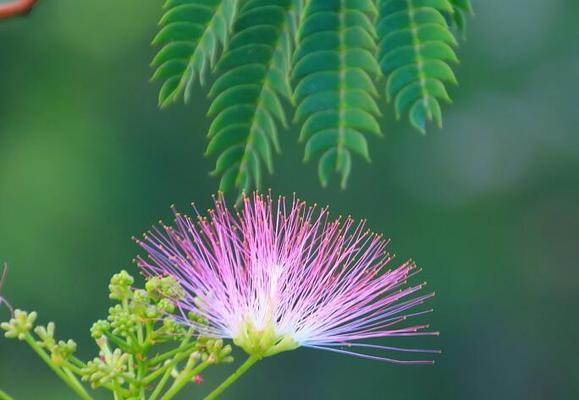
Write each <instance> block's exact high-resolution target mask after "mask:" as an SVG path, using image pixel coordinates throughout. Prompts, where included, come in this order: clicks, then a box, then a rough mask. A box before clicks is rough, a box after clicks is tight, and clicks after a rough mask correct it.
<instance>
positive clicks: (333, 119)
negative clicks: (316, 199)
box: [293, 0, 381, 187]
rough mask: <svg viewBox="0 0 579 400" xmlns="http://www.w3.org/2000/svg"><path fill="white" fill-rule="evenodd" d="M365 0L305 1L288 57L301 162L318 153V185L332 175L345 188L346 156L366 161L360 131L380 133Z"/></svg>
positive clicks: (370, 12)
mask: <svg viewBox="0 0 579 400" xmlns="http://www.w3.org/2000/svg"><path fill="white" fill-rule="evenodd" d="M376 13H377V10H376V8H375V6H374V4H373V2H372V1H371V0H311V1H309V2H308V4H307V6H306V8H305V10H304V15H303V21H302V24H301V27H300V30H299V34H298V46H297V49H296V53H295V56H294V70H293V81H294V82H295V92H294V97H295V101H296V103H297V104H298V106H297V109H296V113H295V120H296V121H298V122H302V123H303V126H302V129H301V133H300V141H305V143H306V148H305V157H304V158H305V160H309V159H311V158H312V157H317V156H319V155H321V157H320V160H319V164H318V173H319V177H320V181H321V182H322V185H323V186H326V185H327V184H328V180H329V178H330V175H331V174H332V172H337V173H338V174H340V175H341V186H342V187H345V186H346V183H347V180H348V177H349V175H350V170H351V166H352V160H351V153H352V152H353V153H356V154H358V155H360V156H362V157H363V158H364V159H366V160H369V159H370V156H369V152H368V143H367V140H366V137H365V136H364V134H365V133H370V134H375V135H380V134H381V133H380V127H379V125H378V123H377V121H376V116H377V115H379V114H380V112H379V109H378V106H377V104H376V101H375V100H374V97H375V96H377V91H376V88H375V86H374V83H373V81H372V78H374V77H376V76H377V75H378V74H379V67H378V64H377V62H376V58H375V53H376V43H375V37H376V34H375V30H374V25H373V19H374V18H375V16H376Z"/></svg>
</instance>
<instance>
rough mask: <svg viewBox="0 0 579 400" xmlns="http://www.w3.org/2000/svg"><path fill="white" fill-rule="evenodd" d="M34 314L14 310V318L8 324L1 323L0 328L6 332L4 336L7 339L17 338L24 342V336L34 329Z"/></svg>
mask: <svg viewBox="0 0 579 400" xmlns="http://www.w3.org/2000/svg"><path fill="white" fill-rule="evenodd" d="M36 316H37V314H36V312H34V311H32V312H31V313H28V312H26V311H22V310H14V317H13V318H11V319H10V321H8V322H2V323H1V324H0V328H2V329H3V330H5V331H6V333H4V336H6V337H7V338H18V339H19V340H24V338H26V335H28V333H29V332H30V330H31V329H32V328H33V327H34V321H36Z"/></svg>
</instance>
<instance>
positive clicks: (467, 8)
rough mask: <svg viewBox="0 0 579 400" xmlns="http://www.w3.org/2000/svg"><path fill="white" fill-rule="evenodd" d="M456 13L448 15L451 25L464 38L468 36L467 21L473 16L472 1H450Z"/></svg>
mask: <svg viewBox="0 0 579 400" xmlns="http://www.w3.org/2000/svg"><path fill="white" fill-rule="evenodd" d="M449 1H450V3H451V4H452V8H453V9H454V12H453V13H452V14H449V15H448V18H447V19H448V20H449V21H450V23H451V24H452V25H453V26H455V27H456V30H457V31H458V33H459V35H460V36H462V37H464V36H465V34H466V19H467V16H468V15H472V14H473V8H472V4H471V2H470V0H449Z"/></svg>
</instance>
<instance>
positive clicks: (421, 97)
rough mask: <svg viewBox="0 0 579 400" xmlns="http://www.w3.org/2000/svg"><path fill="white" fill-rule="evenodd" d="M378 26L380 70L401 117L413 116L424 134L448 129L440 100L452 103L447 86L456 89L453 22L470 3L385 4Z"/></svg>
mask: <svg viewBox="0 0 579 400" xmlns="http://www.w3.org/2000/svg"><path fill="white" fill-rule="evenodd" d="M378 3H379V16H378V18H377V21H376V31H377V33H378V37H379V42H378V59H379V64H380V69H381V71H382V73H383V74H385V75H386V76H387V80H386V90H385V92H386V98H387V99H388V100H389V101H390V100H392V99H393V100H394V108H395V111H396V116H397V118H400V117H401V115H402V114H404V113H408V118H409V121H410V123H411V124H412V125H413V126H414V127H415V128H417V129H418V130H419V131H421V132H424V131H425V130H426V125H427V122H429V121H433V122H434V123H435V124H436V125H437V126H442V115H441V110H440V103H439V100H443V101H446V102H450V97H449V96H448V92H447V90H446V87H445V83H451V84H456V77H455V74H454V72H453V71H452V69H451V67H450V64H452V63H456V62H458V59H457V57H456V53H455V52H454V49H453V47H455V46H456V45H457V42H456V39H455V38H454V35H453V34H452V32H451V30H450V28H449V26H448V23H447V20H449V21H452V19H453V18H454V17H455V15H456V14H457V12H459V11H461V10H462V11H465V10H467V9H470V8H469V4H470V3H469V1H468V0H380V1H379V2H378Z"/></svg>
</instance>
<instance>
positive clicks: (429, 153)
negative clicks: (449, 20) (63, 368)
mask: <svg viewBox="0 0 579 400" xmlns="http://www.w3.org/2000/svg"><path fill="white" fill-rule="evenodd" d="M160 5H161V1H142V0H123V1H119V0H100V1H78V0H69V1H65V0H63V1H55V0H53V1H48V0H44V1H41V2H40V4H39V6H38V7H37V8H36V9H35V10H34V12H33V13H32V14H31V15H30V16H29V17H27V18H19V19H16V20H10V21H4V22H0V54H1V56H0V260H5V261H7V262H8V263H9V264H10V266H11V270H10V274H9V277H8V281H7V283H6V285H5V287H4V292H3V294H4V295H5V296H6V297H8V298H9V299H10V300H11V302H12V303H13V305H15V306H17V307H20V308H24V309H35V310H37V311H38V312H39V314H40V318H39V320H40V321H41V322H46V321H47V320H49V319H52V320H55V321H56V322H57V330H58V333H59V334H60V335H62V336H63V337H69V336H71V337H74V338H75V339H77V338H78V339H79V340H78V342H79V347H80V353H81V354H83V355H85V356H89V355H93V354H95V353H96V348H95V346H94V344H92V343H91V342H90V340H89V339H88V338H89V335H88V329H89V327H90V325H91V322H92V321H94V320H96V319H98V318H101V317H103V316H104V315H105V312H106V307H108V300H107V281H108V279H109V277H110V275H111V274H112V273H113V272H115V271H117V270H119V269H120V268H128V269H129V270H130V271H133V272H134V271H135V269H134V267H133V266H132V265H131V263H130V260H131V259H132V257H133V256H134V255H135V254H137V253H138V249H137V247H136V246H135V245H134V244H133V243H132V241H131V240H130V237H131V235H133V234H139V233H141V232H143V231H144V230H146V229H147V228H148V227H149V226H150V224H152V223H153V222H155V221H156V220H157V219H159V218H165V219H168V217H169V216H170V210H169V205H170V204H171V203H175V204H177V205H178V206H179V207H180V208H181V209H185V208H186V207H187V205H188V203H189V202H190V201H193V200H194V201H195V202H196V203H197V204H198V205H199V206H200V207H201V208H206V207H209V206H210V200H211V197H210V195H211V194H212V193H213V192H214V191H215V190H216V187H217V182H216V180H214V179H212V178H210V177H209V176H208V171H209V170H210V169H211V167H212V164H213V160H207V159H205V158H204V157H203V152H204V146H205V145H206V140H205V133H206V130H207V127H208V124H209V120H208V119H207V118H206V117H205V113H206V110H207V106H208V105H207V102H206V101H205V97H204V96H205V90H204V89H199V90H198V96H197V97H196V99H195V101H194V102H193V103H192V104H190V105H187V106H176V107H172V108H170V109H168V110H164V111H160V110H158V109H157V107H156V96H157V90H158V86H157V85H155V84H149V83H148V78H149V76H150V74H151V71H150V69H149V67H148V63H149V61H150V60H151V58H152V56H153V54H154V49H152V48H151V47H150V46H149V43H150V40H151V38H152V37H153V35H154V33H155V31H156V24H157V21H158V19H159V17H160V14H161V10H160ZM475 6H476V12H477V16H476V18H474V19H472V20H471V21H470V26H469V30H468V39H467V41H466V43H463V45H462V46H461V48H460V50H459V53H460V56H461V65H460V66H459V67H458V77H459V80H460V82H461V85H460V87H458V88H453V89H452V93H451V94H452V95H453V99H454V105H452V106H451V107H446V110H445V111H446V113H445V114H446V118H445V127H444V129H443V130H436V129H431V131H430V132H429V133H428V135H426V136H422V135H420V134H419V133H417V132H416V131H414V130H412V129H411V128H410V127H409V126H408V124H407V123H406V122H403V123H401V124H398V123H396V122H394V121H393V119H394V118H393V113H392V111H391V110H390V108H389V107H386V106H385V107H384V109H385V115H386V118H385V122H384V125H385V127H384V129H385V132H386V133H387V134H386V137H385V139H383V140H379V139H375V138H372V139H371V140H372V142H371V147H372V155H373V160H374V161H373V163H372V164H371V165H367V164H364V163H363V162H361V161H359V160H357V161H356V162H355V165H354V171H353V176H352V178H351V180H350V186H349V188H348V190H346V191H340V190H338V189H337V188H336V186H337V185H336V184H335V183H336V182H334V186H333V187H332V188H330V189H327V190H323V189H321V188H320V185H319V183H318V181H317V173H316V166H315V164H313V163H312V164H307V165H304V164H303V163H302V162H301V157H302V148H301V147H300V146H299V145H297V144H296V132H294V131H291V132H283V135H282V137H283V153H282V154H281V155H280V156H279V157H278V159H277V162H276V174H275V176H273V177H270V178H269V179H268V180H267V182H266V183H267V185H268V186H270V187H271V188H272V189H273V191H274V192H275V193H280V194H290V195H291V193H292V192H294V191H295V192H296V193H298V195H299V196H301V197H302V198H304V199H306V200H308V201H310V202H318V203H322V204H330V205H331V209H332V211H333V212H334V213H335V214H339V213H346V214H350V213H351V214H352V215H353V216H355V217H356V218H368V220H369V224H370V226H371V227H372V228H373V229H374V230H376V231H380V232H384V233H385V234H386V236H388V237H391V238H392V239H393V241H392V244H391V246H390V249H391V251H393V252H395V253H396V254H397V256H398V261H400V262H401V261H403V260H405V259H407V258H413V259H414V260H416V261H417V263H418V264H419V265H420V266H421V267H423V269H424V271H423V273H422V278H423V279H426V280H427V281H428V282H429V285H430V287H431V288H433V289H434V290H436V292H437V297H436V298H435V299H434V301H433V305H434V307H435V313H434V314H432V315H431V316H430V317H429V320H430V321H431V323H432V325H433V327H434V328H435V329H437V330H440V331H441V336H440V337H439V338H436V339H434V340H430V341H429V340H426V341H425V340H421V339H409V340H408V341H407V342H409V343H412V344H417V343H419V344H423V343H424V344H429V345H433V346H436V347H440V348H441V349H443V351H444V353H443V354H442V355H441V356H440V357H439V358H438V360H437V364H436V365H435V366H434V367H424V366H422V367H420V366H419V367H417V366H394V365H389V364H382V363H377V362H371V361H366V360H361V359H357V358H353V357H346V356H340V355H335V354H332V353H327V352H319V351H318V352H316V351H313V350H298V351H295V352H291V353H287V354H283V355H280V356H278V357H274V358H272V359H267V360H265V361H264V362H263V363H262V365H261V366H259V367H256V368H255V369H253V370H252V371H251V372H250V373H249V374H248V375H247V376H246V377H245V378H244V379H242V380H241V381H240V382H239V383H238V384H236V385H235V386H234V387H233V388H232V389H231V391H230V392H228V393H227V394H226V395H225V396H224V398H228V399H282V400H285V399H306V400H309V399H352V398H355V399H359V400H362V399H392V400H394V399H401V400H402V399H408V400H411V399H481V400H482V399H484V400H488V399H571V398H577V397H578V396H579V369H578V367H577V361H576V359H577V355H578V354H579V348H578V344H577V343H578V340H579V318H578V315H579V313H578V311H577V310H578V309H579V174H578V171H579V131H578V126H579V109H578V106H577V104H578V97H577V96H578V93H579V46H578V35H579V3H578V2H577V1H574V0H550V1H542V0H509V1H504V0H485V1H483V0H479V1H475ZM0 315H1V317H2V318H6V317H7V316H8V315H7V312H6V310H5V309H0ZM81 338H82V339H81ZM221 369H222V371H221V373H223V374H225V373H228V372H230V371H232V369H233V366H228V367H226V368H221ZM216 372H217V375H219V371H216ZM217 375H214V374H210V375H208V376H207V377H206V381H205V383H204V384H203V385H202V386H200V387H195V388H193V389H195V390H196V391H197V392H196V393H195V392H194V391H191V393H190V394H191V395H190V396H188V397H187V396H184V397H183V398H200V394H202V393H206V391H207V390H208V389H209V388H210V387H211V386H213V385H214V384H215V382H217V379H218V378H219V376H217ZM0 387H1V388H2V389H4V390H6V391H7V392H8V393H11V394H12V395H13V396H15V398H16V399H69V398H73V397H72V395H71V394H70V393H69V392H68V391H67V389H66V388H64V386H63V385H61V384H60V382H59V381H58V380H57V379H56V378H55V377H53V375H51V374H50V373H49V371H48V369H47V368H46V367H45V366H44V365H43V364H42V363H41V361H39V360H38V359H37V358H35V357H34V356H33V355H32V353H31V351H30V350H29V349H28V348H27V347H26V346H25V345H24V344H23V343H20V342H17V341H8V340H5V339H3V338H1V339H0Z"/></svg>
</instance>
